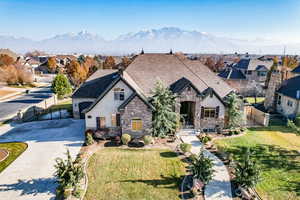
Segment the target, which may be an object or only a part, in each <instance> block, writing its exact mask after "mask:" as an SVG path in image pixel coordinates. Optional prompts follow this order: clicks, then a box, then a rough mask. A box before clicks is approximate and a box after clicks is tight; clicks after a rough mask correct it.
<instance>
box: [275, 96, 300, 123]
mask: <svg viewBox="0 0 300 200" xmlns="http://www.w3.org/2000/svg"><path fill="white" fill-rule="evenodd" d="M279 95H280V96H281V104H280V105H278V102H276V109H277V112H279V113H281V114H283V115H284V116H286V117H295V116H296V115H298V114H300V108H299V107H300V105H298V104H299V103H300V102H299V100H296V99H293V98H290V97H288V96H285V95H282V94H278V96H279ZM277 99H278V98H277ZM288 100H290V101H291V102H293V106H288V105H287V102H288ZM296 111H297V112H296Z"/></svg>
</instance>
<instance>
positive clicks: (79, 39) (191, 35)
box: [0, 27, 300, 55]
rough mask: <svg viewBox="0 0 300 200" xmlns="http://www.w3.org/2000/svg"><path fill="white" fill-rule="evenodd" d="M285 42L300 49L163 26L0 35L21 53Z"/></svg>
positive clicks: (226, 48) (259, 47)
mask: <svg viewBox="0 0 300 200" xmlns="http://www.w3.org/2000/svg"><path fill="white" fill-rule="evenodd" d="M284 46H285V47H286V49H287V50H288V52H289V53H290V54H295V53H298V54H299V53H300V44H283V43H279V42H276V41H271V40H265V39H256V40H242V39H235V38H228V37H219V36H215V35H213V34H208V33H205V32H199V31H188V30H182V29H180V28H176V27H164V28H161V29H151V30H144V31H139V32H136V33H128V34H124V35H120V36H119V37H117V38H116V39H114V40H105V39H103V38H102V37H101V36H99V35H97V34H91V33H89V32H87V31H81V32H79V33H66V34H61V35H56V36H54V37H51V38H48V39H44V40H40V41H35V40H31V39H28V38H15V37H13V36H0V48H9V49H11V50H13V51H16V52H18V53H25V52H28V51H32V50H41V51H45V52H48V53H61V54H66V53H101V54H114V55H124V54H130V53H138V52H140V51H141V49H144V51H145V52H168V51H169V50H170V49H172V50H173V51H181V52H185V53H234V52H239V53H245V52H249V53H255V54H282V53H283V48H284Z"/></svg>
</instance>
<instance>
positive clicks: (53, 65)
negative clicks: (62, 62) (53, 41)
mask: <svg viewBox="0 0 300 200" xmlns="http://www.w3.org/2000/svg"><path fill="white" fill-rule="evenodd" d="M47 67H48V70H49V71H50V72H52V73H54V72H56V68H57V65H56V59H55V57H50V58H48V61H47Z"/></svg>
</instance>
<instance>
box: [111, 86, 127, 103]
mask: <svg viewBox="0 0 300 200" xmlns="http://www.w3.org/2000/svg"><path fill="white" fill-rule="evenodd" d="M114 97H115V100H120V101H123V100H124V99H125V92H124V89H122V88H115V89H114Z"/></svg>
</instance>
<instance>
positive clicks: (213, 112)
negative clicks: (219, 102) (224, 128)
mask: <svg viewBox="0 0 300 200" xmlns="http://www.w3.org/2000/svg"><path fill="white" fill-rule="evenodd" d="M219 111H220V106H217V107H215V108H212V107H203V106H202V107H201V119H203V118H219Z"/></svg>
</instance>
